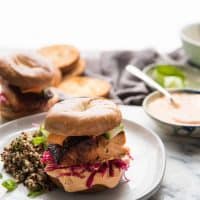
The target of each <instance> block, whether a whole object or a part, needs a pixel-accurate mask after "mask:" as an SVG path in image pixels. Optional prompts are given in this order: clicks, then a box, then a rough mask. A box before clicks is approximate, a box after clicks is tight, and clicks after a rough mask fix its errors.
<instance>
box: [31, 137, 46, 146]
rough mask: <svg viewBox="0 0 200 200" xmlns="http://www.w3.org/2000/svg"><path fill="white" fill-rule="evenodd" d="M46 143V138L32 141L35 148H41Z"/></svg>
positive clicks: (37, 138)
mask: <svg viewBox="0 0 200 200" xmlns="http://www.w3.org/2000/svg"><path fill="white" fill-rule="evenodd" d="M46 141H47V138H46V137H44V136H37V137H34V138H33V139H32V143H33V145H34V146H39V145H40V144H45V143H46Z"/></svg>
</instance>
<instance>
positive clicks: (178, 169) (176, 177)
mask: <svg viewBox="0 0 200 200" xmlns="http://www.w3.org/2000/svg"><path fill="white" fill-rule="evenodd" d="M123 107H124V109H123V110H125V112H124V113H123V116H124V117H125V118H126V119H129V120H133V121H136V122H138V123H140V124H142V125H143V126H145V127H146V128H150V129H151V130H153V131H154V132H156V133H157V134H158V135H159V136H160V138H161V139H162V141H163V143H164V145H165V148H166V152H167V166H166V172H165V176H164V180H163V183H162V185H161V188H160V190H159V191H158V192H157V193H156V194H155V195H154V196H153V197H152V198H151V200H172V199H173V200H174V199H176V200H179V199H180V200H199V199H200V190H199V186H200V140H199V139H198V138H196V139H195V138H188V137H181V136H169V135H167V134H166V133H164V132H163V130H160V129H159V128H158V127H157V126H156V125H155V124H154V123H153V121H151V120H150V118H149V117H148V116H147V115H146V114H145V113H144V111H143V109H142V108H141V107H139V106H123Z"/></svg>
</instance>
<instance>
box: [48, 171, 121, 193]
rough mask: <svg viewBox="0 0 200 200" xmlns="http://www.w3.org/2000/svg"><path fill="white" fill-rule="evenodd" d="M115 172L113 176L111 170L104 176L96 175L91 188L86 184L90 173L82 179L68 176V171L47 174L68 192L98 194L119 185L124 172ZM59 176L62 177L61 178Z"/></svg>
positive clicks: (86, 173)
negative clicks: (110, 173) (97, 192)
mask: <svg viewBox="0 0 200 200" xmlns="http://www.w3.org/2000/svg"><path fill="white" fill-rule="evenodd" d="M113 172H114V175H113V176H110V175H109V170H107V171H106V173H105V174H104V175H102V174H101V173H97V174H95V176H94V177H93V180H92V186H91V187H90V188H88V186H87V184H86V183H87V181H88V178H89V176H90V175H91V173H90V172H84V173H83V174H82V177H78V176H71V175H69V176H68V175H66V174H68V173H69V171H68V169H56V170H53V171H48V172H47V174H48V175H49V176H50V177H51V179H52V180H53V182H54V183H55V184H56V185H57V186H58V187H61V188H63V189H64V190H65V191H66V192H96V191H102V190H105V189H107V188H108V189H111V188H114V187H116V186H117V185H118V184H119V182H120V180H121V177H122V176H123V174H124V170H121V169H118V168H116V167H113ZM59 174H62V175H60V176H59Z"/></svg>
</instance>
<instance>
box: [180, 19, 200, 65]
mask: <svg viewBox="0 0 200 200" xmlns="http://www.w3.org/2000/svg"><path fill="white" fill-rule="evenodd" d="M181 40H182V43H183V48H184V50H185V52H186V54H187V56H188V57H189V59H190V60H191V61H192V62H193V63H194V64H196V65H198V66H200V23H196V24H190V25H187V26H185V27H184V28H183V29H182V31H181Z"/></svg>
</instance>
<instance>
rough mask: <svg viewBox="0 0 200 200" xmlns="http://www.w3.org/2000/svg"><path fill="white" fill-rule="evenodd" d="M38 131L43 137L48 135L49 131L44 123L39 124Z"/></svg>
mask: <svg viewBox="0 0 200 200" xmlns="http://www.w3.org/2000/svg"><path fill="white" fill-rule="evenodd" d="M39 132H40V133H41V134H42V135H43V136H45V137H48V135H49V132H48V131H47V130H46V129H45V128H44V124H42V125H41V126H40V129H39Z"/></svg>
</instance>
